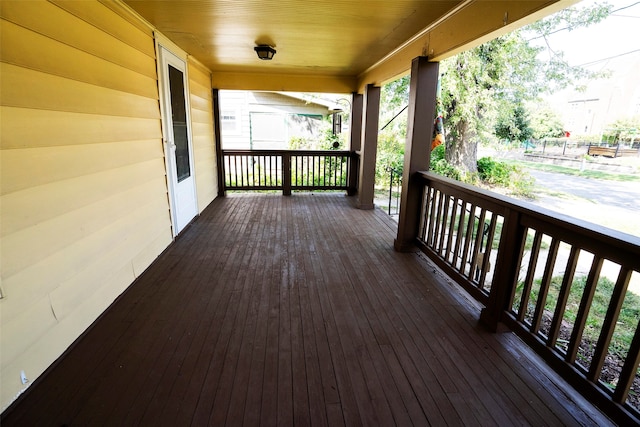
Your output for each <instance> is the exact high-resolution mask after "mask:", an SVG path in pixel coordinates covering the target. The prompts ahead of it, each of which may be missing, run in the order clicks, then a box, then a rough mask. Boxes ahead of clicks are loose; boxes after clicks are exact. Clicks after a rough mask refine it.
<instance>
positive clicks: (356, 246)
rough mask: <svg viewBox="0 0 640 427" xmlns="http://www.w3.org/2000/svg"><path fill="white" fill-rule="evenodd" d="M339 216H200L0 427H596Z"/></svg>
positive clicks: (320, 200)
mask: <svg viewBox="0 0 640 427" xmlns="http://www.w3.org/2000/svg"><path fill="white" fill-rule="evenodd" d="M354 202H355V201H354V200H352V199H351V198H348V197H345V196H343V195H341V194H322V193H320V194H299V193H294V194H293V195H292V196H291V197H282V196H280V195H235V194H232V195H229V196H227V197H224V198H219V199H217V200H215V201H214V202H213V203H212V205H211V206H209V207H208V208H207V209H206V210H205V211H204V212H203V213H202V215H201V216H200V217H199V218H198V219H197V220H196V221H195V222H194V223H193V224H192V225H190V227H189V228H188V229H187V230H185V231H184V232H183V233H182V234H181V235H180V236H179V237H178V238H177V239H176V241H175V242H174V244H172V245H171V247H170V248H169V249H168V250H167V251H165V252H164V253H163V254H162V255H161V256H160V257H159V258H158V260H157V261H156V262H155V263H154V264H153V265H152V266H151V267H150V268H149V269H148V270H147V271H146V272H145V273H144V274H143V275H142V276H141V277H140V278H139V279H138V280H137V281H136V283H134V284H133V285H132V286H131V287H130V288H129V289H128V290H127V291H126V292H125V293H124V294H123V295H122V296H121V297H120V298H119V299H118V300H117V301H116V302H115V303H114V304H113V305H112V306H111V307H110V308H109V309H108V310H107V311H106V312H105V314H104V315H103V316H102V317H101V318H100V319H99V320H98V321H96V323H95V324H94V326H93V327H92V328H91V329H90V330H89V331H88V332H87V333H86V334H85V335H84V336H83V337H81V338H80V339H79V340H78V341H77V342H76V343H75V345H74V346H73V347H72V348H71V349H70V350H69V351H68V352H67V353H66V354H65V355H64V356H63V357H62V358H61V359H60V360H59V361H58V363H57V364H55V366H54V367H52V368H51V369H49V370H48V372H47V373H46V374H45V375H44V376H43V377H42V378H40V379H39V380H37V381H36V383H35V384H33V385H32V387H31V388H30V389H29V390H28V392H27V393H25V395H24V396H23V397H22V398H20V399H19V401H18V402H17V403H16V404H15V405H13V406H12V407H11V408H9V410H7V411H5V413H4V414H3V415H2V426H3V427H4V426H15V425H39V426H48V425H51V426H60V425H63V424H67V425H154V426H155V425H172V426H183V425H194V426H201V425H247V426H258V425H267V426H268V425H280V426H288V425H300V426H307V425H309V426H316V425H317V426H327V425H329V426H340V425H347V426H358V425H369V426H378V425H385V426H386V425H419V426H423V425H429V424H431V425H609V424H610V422H609V421H608V419H607V418H606V417H604V416H603V415H601V414H600V413H599V412H598V411H597V410H595V409H594V408H593V407H592V406H591V405H590V404H588V403H586V401H585V400H584V399H583V398H582V397H580V396H579V395H578V394H577V393H576V392H574V391H572V390H571V389H570V388H568V386H567V385H566V384H565V383H564V382H563V381H562V380H560V379H559V378H558V376H557V375H556V374H554V373H553V372H552V371H551V369H550V368H547V367H546V365H545V364H544V363H543V362H541V361H540V358H539V357H538V356H536V355H535V354H534V353H533V352H532V351H531V350H530V349H528V348H527V347H526V346H525V345H524V344H523V343H522V342H521V341H520V340H519V339H518V338H516V337H515V335H513V334H511V333H501V334H492V333H489V332H487V331H486V330H484V329H482V328H481V327H479V325H478V317H479V313H480V309H481V307H480V306H479V304H478V303H477V302H475V301H474V300H472V298H471V297H470V296H469V295H468V294H466V293H465V292H464V291H463V290H461V289H460V288H459V287H458V286H457V285H454V284H452V283H450V280H449V279H448V278H447V277H446V276H444V274H443V273H442V272H441V270H439V269H437V267H435V266H434V264H432V263H431V262H430V261H428V260H427V259H426V257H425V256H424V255H422V254H421V253H420V252H412V253H399V252H396V251H394V249H393V241H394V237H395V236H396V228H395V224H393V223H392V221H391V220H390V219H389V217H388V216H387V215H386V214H384V213H383V212H382V211H380V210H372V211H366V210H359V209H356V208H355V203H354Z"/></svg>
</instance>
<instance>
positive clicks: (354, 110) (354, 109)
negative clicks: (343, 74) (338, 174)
mask: <svg viewBox="0 0 640 427" xmlns="http://www.w3.org/2000/svg"><path fill="white" fill-rule="evenodd" d="M362 98H363V96H362V95H360V94H359V93H354V94H353V96H352V97H351V124H350V128H351V135H350V139H349V151H351V170H350V171H349V188H348V189H347V195H348V196H353V195H355V194H356V193H357V192H358V174H359V173H360V167H359V166H360V162H359V160H360V159H359V156H360V147H361V145H362Z"/></svg>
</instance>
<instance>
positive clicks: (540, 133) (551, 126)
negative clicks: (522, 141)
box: [528, 103, 564, 139]
mask: <svg viewBox="0 0 640 427" xmlns="http://www.w3.org/2000/svg"><path fill="white" fill-rule="evenodd" d="M528 108H529V110H531V111H532V112H531V130H532V136H533V138H535V139H543V138H558V137H561V136H562V135H563V134H564V127H563V126H562V122H561V121H560V117H559V116H558V114H557V113H556V112H555V111H553V110H552V109H551V108H550V107H549V106H548V105H545V104H543V103H535V104H534V105H533V106H531V107H528Z"/></svg>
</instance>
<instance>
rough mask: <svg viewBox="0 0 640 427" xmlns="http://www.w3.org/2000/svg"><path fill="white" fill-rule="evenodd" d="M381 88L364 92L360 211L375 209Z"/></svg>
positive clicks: (359, 183) (375, 87) (372, 87)
mask: <svg viewBox="0 0 640 427" xmlns="http://www.w3.org/2000/svg"><path fill="white" fill-rule="evenodd" d="M379 112H380V87H379V86H374V85H372V84H369V85H367V88H366V89H365V92H364V116H363V118H362V122H363V125H362V129H363V130H364V132H363V134H362V146H361V148H360V175H359V178H358V203H357V206H358V209H373V208H374V204H373V187H374V184H375V180H376V154H377V150H378V114H379Z"/></svg>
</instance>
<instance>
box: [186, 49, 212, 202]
mask: <svg viewBox="0 0 640 427" xmlns="http://www.w3.org/2000/svg"><path fill="white" fill-rule="evenodd" d="M188 66H189V69H188V74H189V91H190V99H189V101H190V103H191V133H192V135H193V155H194V161H195V167H196V188H197V193H198V212H202V210H203V209H204V208H206V207H207V206H208V205H209V203H211V201H212V200H213V199H215V197H216V195H217V194H218V182H217V176H218V175H217V165H216V151H215V140H214V128H213V126H214V123H213V103H212V99H211V73H210V71H209V70H208V69H206V68H204V67H203V66H202V65H200V64H199V63H197V62H195V61H193V60H192V59H189V61H188Z"/></svg>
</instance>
